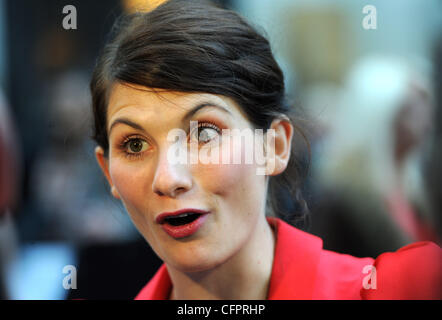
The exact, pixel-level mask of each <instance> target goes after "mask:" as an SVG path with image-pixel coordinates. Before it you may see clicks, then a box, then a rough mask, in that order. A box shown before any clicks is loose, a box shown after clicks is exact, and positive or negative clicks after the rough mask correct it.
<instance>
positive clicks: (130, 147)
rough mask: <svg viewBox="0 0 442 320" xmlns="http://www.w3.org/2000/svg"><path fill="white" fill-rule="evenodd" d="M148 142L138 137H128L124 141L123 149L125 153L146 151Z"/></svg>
mask: <svg viewBox="0 0 442 320" xmlns="http://www.w3.org/2000/svg"><path fill="white" fill-rule="evenodd" d="M148 146H149V144H148V143H147V142H146V141H144V140H142V139H140V138H130V139H128V140H126V141H125V142H124V147H125V151H126V152H127V153H130V154H132V153H140V152H143V151H146V150H147V148H148Z"/></svg>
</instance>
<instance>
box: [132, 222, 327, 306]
mask: <svg viewBox="0 0 442 320" xmlns="http://www.w3.org/2000/svg"><path fill="white" fill-rule="evenodd" d="M267 221H268V222H269V224H270V225H271V226H272V228H274V230H275V231H276V232H275V234H276V245H275V255H274V259H273V268H272V275H271V277H270V286H269V292H268V299H270V300H285V299H311V298H312V295H313V289H314V286H315V278H316V273H317V267H318V264H319V259H320V255H321V251H322V240H321V239H320V238H318V237H316V236H313V235H311V234H309V233H307V232H304V231H301V230H299V229H296V228H294V227H292V226H290V225H289V224H287V223H285V222H284V221H282V220H280V219H277V218H267ZM171 290H172V282H171V280H170V277H169V274H168V272H167V268H166V265H165V264H163V265H162V266H161V267H160V269H159V270H158V271H157V273H156V274H155V275H154V277H153V278H152V279H151V280H150V281H149V283H148V284H147V285H146V286H145V287H144V288H143V289H142V290H141V291H140V293H139V294H138V295H137V296H136V298H135V299H136V300H167V299H169V296H170V292H171Z"/></svg>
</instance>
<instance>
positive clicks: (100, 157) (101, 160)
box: [95, 146, 120, 199]
mask: <svg viewBox="0 0 442 320" xmlns="http://www.w3.org/2000/svg"><path fill="white" fill-rule="evenodd" d="M95 158H96V159H97V162H98V165H99V166H100V168H101V171H103V174H104V176H105V177H106V180H107V182H108V183H109V185H110V187H111V193H112V195H113V196H114V197H115V198H117V199H120V195H119V193H118V191H117V189H116V188H115V186H114V185H113V183H112V179H111V176H110V174H109V159H108V158H107V157H106V156H105V155H104V150H103V148H102V147H100V146H98V147H96V148H95Z"/></svg>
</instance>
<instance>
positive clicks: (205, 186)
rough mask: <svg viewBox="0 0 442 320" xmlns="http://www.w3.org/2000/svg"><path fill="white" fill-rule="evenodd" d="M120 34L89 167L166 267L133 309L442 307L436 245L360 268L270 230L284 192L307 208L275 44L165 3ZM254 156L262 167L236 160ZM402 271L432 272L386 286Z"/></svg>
mask: <svg viewBox="0 0 442 320" xmlns="http://www.w3.org/2000/svg"><path fill="white" fill-rule="evenodd" d="M114 30H115V36H114V37H113V38H112V39H111V40H110V42H109V43H108V44H107V45H106V47H105V49H104V51H103V53H102V55H101V56H100V59H99V60H98V63H97V66H96V68H95V71H94V74H93V78H92V81H91V91H92V99H93V112H94V117H95V135H94V138H95V140H96V142H97V144H98V147H97V148H96V158H97V161H98V163H99V165H100V167H101V169H102V170H103V173H104V175H105V176H106V178H107V180H108V182H109V184H110V187H111V193H112V195H113V196H114V197H115V198H117V199H120V200H121V201H122V203H123V204H124V206H125V208H126V210H127V212H128V213H129V215H130V217H131V219H132V221H133V222H134V224H135V226H136V227H137V229H138V230H139V231H140V233H141V234H142V235H143V237H144V238H145V239H146V241H147V242H148V243H149V245H150V246H151V247H152V248H153V250H154V251H155V252H156V254H157V255H158V256H159V257H160V258H161V259H162V260H163V261H164V265H163V266H162V267H161V268H160V269H159V271H158V272H157V274H156V275H155V276H154V277H153V279H151V280H150V281H149V283H148V284H147V285H146V286H145V287H144V288H143V289H142V291H141V292H140V293H139V294H138V296H137V299H360V298H361V297H362V298H390V297H391V298H407V297H413V298H439V297H440V296H439V295H438V294H439V292H437V290H438V289H439V286H437V287H435V282H437V281H439V282H440V274H439V272H438V268H439V265H438V263H439V259H440V248H439V247H437V246H436V245H434V244H432V243H419V244H416V245H414V246H412V247H408V248H405V249H403V250H402V251H401V252H398V253H394V254H390V255H385V256H383V257H382V256H381V257H379V258H378V259H377V260H374V259H372V258H362V259H360V258H355V257H351V256H347V255H340V254H338V253H334V252H329V251H325V250H322V241H321V239H319V238H317V237H314V236H312V235H309V234H307V233H304V232H303V231H300V230H298V229H296V228H294V227H292V226H290V225H289V224H287V223H285V222H283V221H282V220H280V219H278V218H275V217H267V218H266V213H271V212H273V215H284V214H285V212H284V209H283V207H284V206H283V205H281V203H280V202H281V201H282V199H281V195H282V194H284V193H283V192H285V194H287V192H288V193H289V194H290V195H291V199H293V200H297V201H298V202H300V201H301V200H300V197H299V194H300V193H299V192H298V190H297V183H298V179H299V173H298V172H297V168H298V166H297V165H296V162H295V161H294V160H295V159H294V157H293V156H291V153H292V151H293V150H294V148H292V144H291V141H292V136H293V133H294V126H293V124H292V122H291V121H290V119H289V111H290V109H289V107H288V105H287V104H286V103H285V98H284V78H283V74H282V72H281V70H280V68H279V66H278V64H277V63H276V62H275V60H274V58H273V55H272V52H271V49H270V46H269V43H268V41H267V40H266V39H265V38H263V37H262V36H260V35H259V34H258V33H256V31H254V30H253V29H252V28H251V27H250V26H249V25H248V24H247V23H246V22H245V21H244V20H243V19H242V18H240V17H239V16H238V15H237V14H235V13H233V12H231V11H227V10H223V9H220V8H217V7H215V6H213V5H211V4H207V3H205V2H200V1H174V0H171V1H169V2H166V3H165V4H163V5H161V6H159V7H158V8H156V9H155V10H153V11H151V12H149V13H140V14H135V15H132V16H128V17H127V18H125V19H123V20H121V21H120V22H118V23H117V25H116V28H115V29H114ZM195 123H197V125H195ZM254 129H264V130H265V135H264V137H263V140H259V139H257V141H258V143H255V144H250V143H239V144H235V143H231V142H232V141H233V140H234V139H235V135H234V134H233V131H234V130H239V131H241V130H242V131H247V130H249V131H250V132H259V131H254ZM269 129H270V130H269ZM183 132H184V133H185V137H184V138H183V137H182V133H183ZM257 136H259V135H255V138H256V137H257ZM177 138H178V139H177ZM260 141H261V142H262V143H259V142H260ZM264 141H266V143H263V142H264ZM269 141H270V143H269ZM195 144H196V149H195V148H194V147H195ZM192 148H193V149H192ZM189 149H190V152H188V153H182V151H183V150H185V151H188V150H189ZM195 150H196V151H195ZM257 150H258V151H262V154H264V155H265V162H264V165H262V162H260V161H252V162H251V163H250V162H249V163H248V162H247V161H239V162H237V161H235V159H234V158H235V156H236V155H238V154H240V155H242V154H244V155H245V157H246V156H247V155H248V154H249V153H250V152H256V151H257ZM177 154H180V155H182V154H184V157H182V156H177ZM194 155H197V157H198V158H197V161H191V160H189V158H192V157H193V156H194ZM201 155H210V157H211V158H210V159H211V160H219V159H221V158H222V160H223V162H219V161H202V158H201ZM177 157H178V158H179V159H180V161H176V160H177ZM241 157H242V156H241ZM183 159H184V160H185V161H182V160H183ZM205 160H207V159H205ZM224 160H226V161H224ZM258 172H259V173H260V174H258ZM267 194H268V196H267ZM301 203H302V201H301ZM302 217H303V213H302V212H301V213H300V214H298V216H296V217H295V219H296V218H302ZM416 255H419V257H420V259H418V260H416V261H414V257H415V256H416ZM410 259H411V260H410ZM397 260H401V261H402V262H403V263H402V265H403V266H404V268H405V269H404V271H405V270H408V269H407V268H409V267H410V265H411V264H412V266H413V267H415V268H418V269H420V268H426V269H427V273H426V276H425V277H421V278H419V279H417V277H419V274H413V276H415V277H416V279H417V280H418V283H419V285H415V283H414V282H413V281H411V282H410V281H408V279H409V277H407V281H408V282H406V281H405V282H404V284H403V286H401V287H393V286H391V285H390V284H389V281H390V280H391V276H392V273H391V268H392V267H393V266H394V268H395V270H398V271H399V272H400V271H401V270H402V269H401V268H397V266H396V263H395V262H396V261H397ZM411 262H413V263H411ZM373 266H376V267H375V268H373ZM375 271H377V272H375ZM394 276H395V277H394V279H395V280H397V278H396V277H401V276H404V275H400V274H399V275H394ZM413 276H412V277H413ZM364 288H365V289H364ZM372 292H375V293H372Z"/></svg>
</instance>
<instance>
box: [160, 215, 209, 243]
mask: <svg viewBox="0 0 442 320" xmlns="http://www.w3.org/2000/svg"><path fill="white" fill-rule="evenodd" d="M209 213H210V212H209V211H205V210H199V209H181V210H178V211H175V212H164V213H162V214H160V215H159V216H158V217H157V218H156V222H157V223H158V224H160V225H161V227H162V228H163V230H164V231H165V232H166V233H167V234H168V235H169V236H171V237H173V238H175V239H179V238H185V237H189V236H191V235H193V234H195V233H196V232H197V231H198V230H199V229H200V228H201V227H202V226H203V225H204V224H205V221H206V220H207V216H209Z"/></svg>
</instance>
